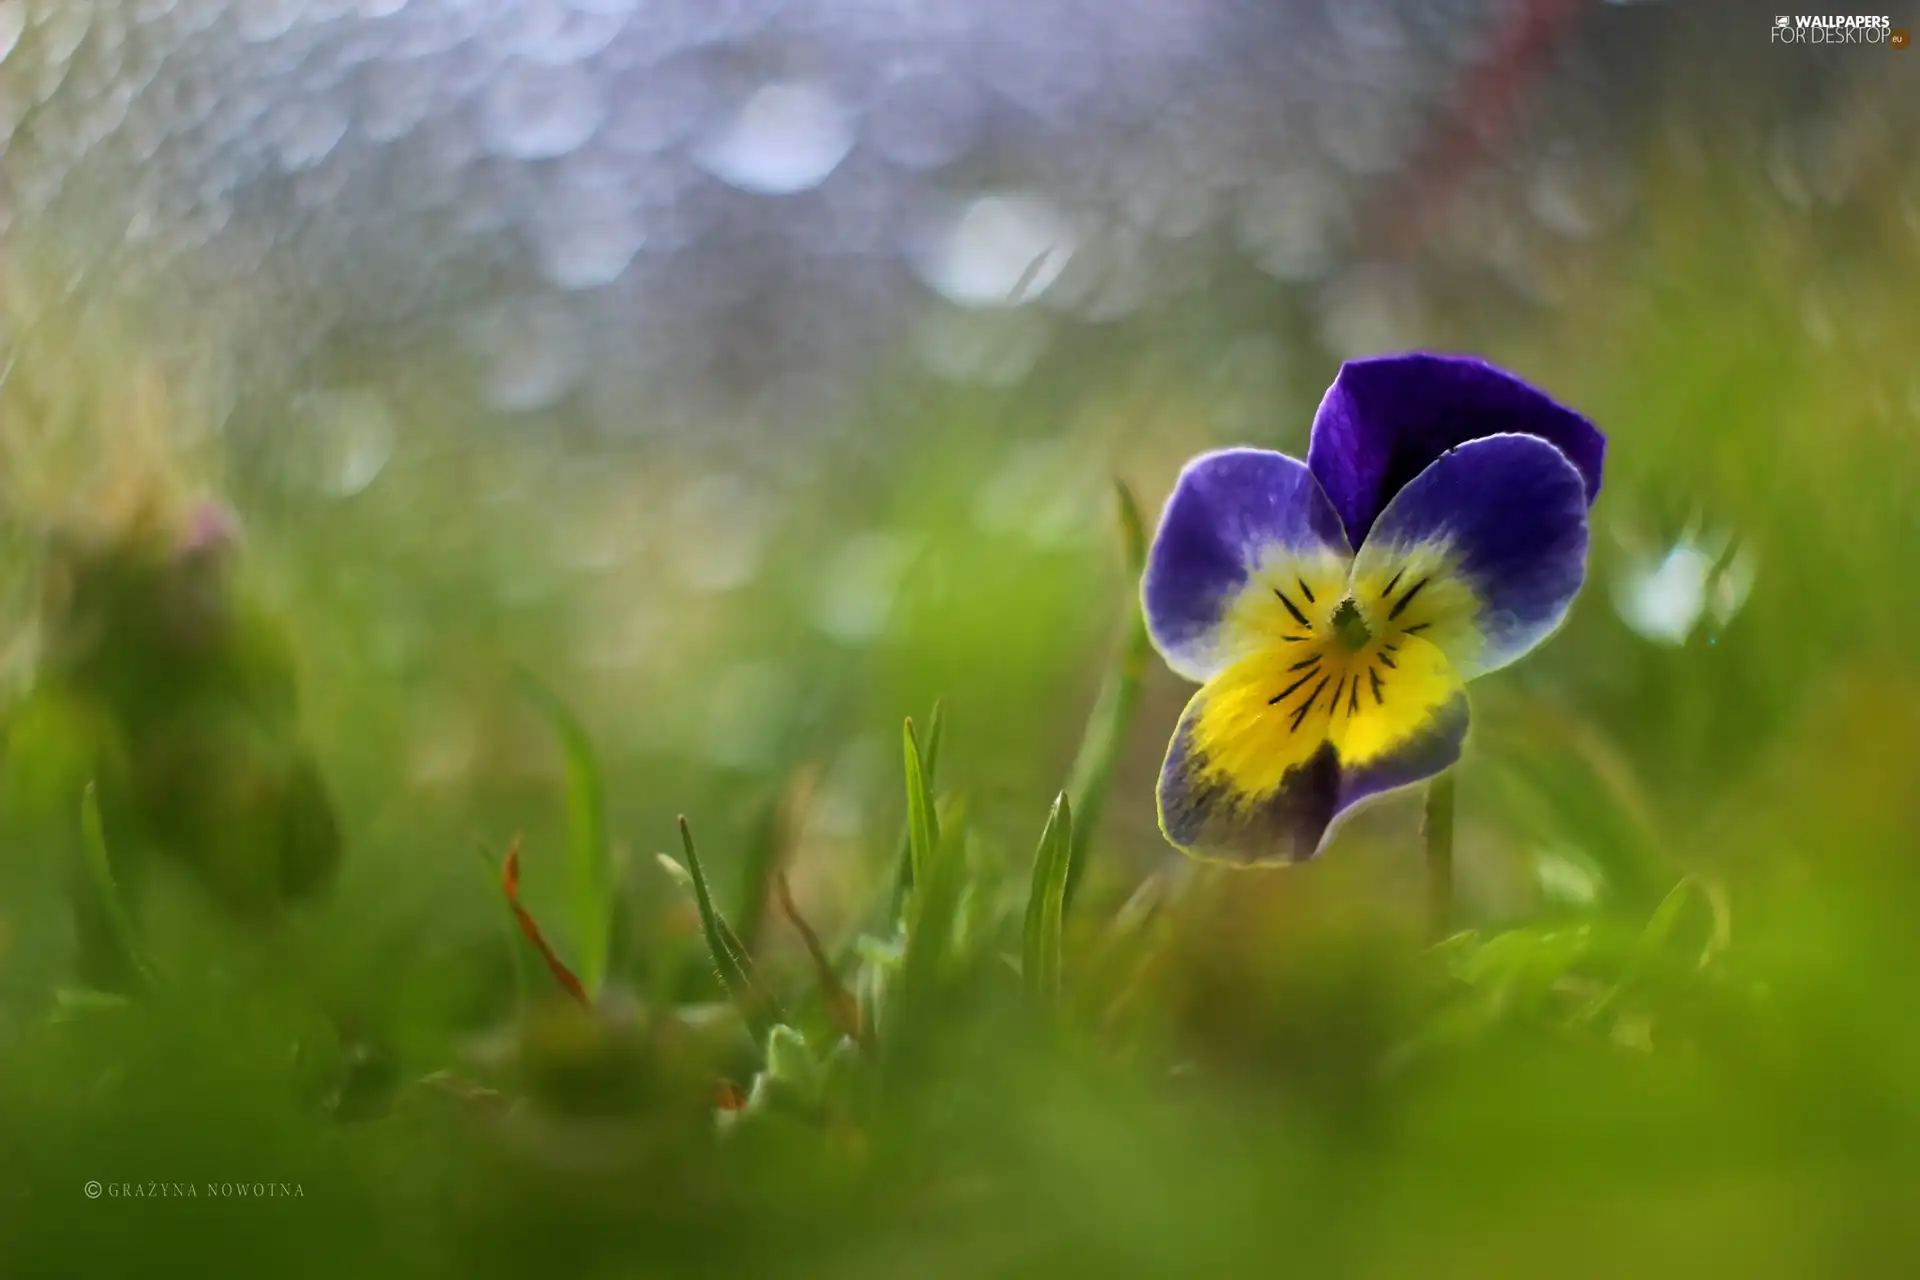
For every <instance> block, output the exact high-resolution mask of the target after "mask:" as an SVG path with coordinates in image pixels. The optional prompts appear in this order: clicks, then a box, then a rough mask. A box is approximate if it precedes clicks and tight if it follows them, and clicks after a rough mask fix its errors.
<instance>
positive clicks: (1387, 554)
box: [1142, 355, 1606, 863]
mask: <svg viewBox="0 0 1920 1280" xmlns="http://www.w3.org/2000/svg"><path fill="white" fill-rule="evenodd" d="M1605 451H1606V439H1605V437H1604V436H1602V435H1601V434H1600V432H1599V431H1598V430H1597V429H1595V427H1594V426H1593V424H1592V423H1590V422H1588V421H1587V420H1586V419H1585V418H1583V417H1581V416H1580V415H1579V414H1577V413H1575V412H1573V411H1572V410H1571V409H1568V408H1565V407H1564V406H1562V405H1560V404H1557V403H1555V402H1554V401H1553V400H1551V399H1549V398H1548V397H1547V396H1546V395H1545V394H1543V393H1542V392H1540V391H1538V390H1536V389H1534V388H1533V387H1530V386H1528V385H1527V384H1526V383H1524V382H1522V381H1520V380H1519V379H1518V378H1516V377H1514V376H1512V375H1511V374H1508V373H1505V372H1503V371H1501V370H1499V369H1496V368H1494V367H1493V366H1492V365H1489V364H1487V363H1485V362H1484V361H1480V360H1475V359H1467V358H1459V357H1449V356H1436V355H1399V356H1386V357H1380V358H1377V359H1369V360H1356V361H1351V362H1349V363H1347V364H1346V365H1344V366H1343V367H1342V368H1341V370H1340V373H1339V376H1338V377H1337V378H1335V379H1334V383H1333V386H1332V387H1331V388H1330V389H1329V390H1328V391H1327V394H1326V398H1325V399H1324V400H1323V401H1321V404H1320V410H1319V412H1318V413H1317V414H1316V415H1315V417H1314V421H1313V434H1312V438H1311V440H1310V442H1309V444H1308V446H1307V460H1306V462H1304V463H1302V462H1300V461H1298V460H1297V459H1294V458H1291V457H1288V456H1287V455H1285V454H1281V453H1273V452H1270V451H1267V450H1263V449H1227V450H1223V451H1221V452H1218V453H1209V454H1204V455H1202V456H1200V457H1198V458H1195V459H1194V460H1193V461H1192V462H1190V463H1189V464H1188V465H1187V467H1186V469H1185V470H1184V471H1183V472H1182V473H1181V475H1180V479H1179V482H1178V483H1177V484H1176V485H1175V487H1174V491H1173V495H1172V497H1170V498H1169V499H1168V500H1167V505H1166V509H1165V511H1164V512H1163V513H1162V515H1161V518H1160V528H1159V530H1158V532H1157V533H1155V535H1154V539H1153V546H1152V548H1151V550H1150V551H1149V552H1148V556H1147V568H1146V575H1145V579H1144V581H1143V583H1142V595H1143V600H1144V604H1145V608H1146V616H1147V626H1148V630H1149V631H1150V632H1151V634H1152V637H1153V642H1154V645H1155V647H1156V648H1158V649H1159V650H1160V653H1161V654H1162V656H1164V657H1165V658H1166V660H1167V665H1168V666H1170V667H1172V668H1173V669H1174V670H1175V671H1177V672H1178V673H1180V674H1181V675H1183V676H1186V677H1188V678H1189V679H1192V680H1196V681H1200V682H1202V688H1201V689H1200V691H1199V693H1197V694H1196V695H1195V696H1194V698H1193V700H1192V701H1191V702H1190V703H1188V704H1187V709H1186V712H1185V714H1183V715H1182V716H1181V718H1180V724H1179V727H1178V728H1177V729H1176V730H1175V731H1174V735H1173V743H1172V745H1171V746H1170V747H1169V748H1168V751H1167V759H1166V764H1165V766H1164V767H1163V768H1162V770H1161V775H1160V825H1161V829H1162V830H1164V831H1165V832H1166V835H1167V838H1168V839H1169V840H1170V841H1172V842H1173V843H1174V844H1175V845H1176V846H1178V847H1179V848H1181V849H1183V850H1185V851H1187V852H1188V853H1191V854H1194V855H1196V856H1199V857H1205V858H1214V859H1221V860H1227V861H1232V862H1238V863H1262V862H1287V861H1299V860H1301V859H1305V858H1309V857H1312V856H1313V855H1314V854H1315V853H1317V852H1318V851H1319V850H1320V848H1321V847H1322V846H1323V845H1324V844H1325V842H1326V839H1327V834H1328V832H1329V830H1330V829H1331V828H1332V826H1333V824H1334V822H1335V821H1336V820H1337V819H1338V818H1340V817H1341V816H1342V815H1343V814H1345V813H1346V812H1348V811H1349V810H1350V809H1351V808H1352V807H1353V806H1354V805H1356V804H1359V803H1360V802H1361V801H1363V800H1366V799H1368V798H1370V797H1372V796H1376V795H1378V794H1380V793H1382V792H1384V791H1388V790H1391V789H1393V788H1395V787H1401V786H1406V785H1408V784H1410V783H1414V782H1418V781H1420V780H1422V779H1424V778H1428V777H1431V776H1433V775H1434V774H1436V773H1439V772H1440V771H1441V770H1443V769H1446V768H1447V767H1449V766H1450V765H1452V764H1453V763H1454V762H1455V761H1456V760H1458V759H1459V757H1460V747H1461V743H1462V742H1463V741H1464V740H1465V738H1466V733H1467V699H1466V694H1465V692H1464V689H1463V685H1464V684H1465V682H1466V681H1468V680H1471V679H1472V678H1474V677H1475V676H1478V675H1483V674H1485V673H1486V672H1489V671H1494V670H1497V669H1499V668H1501V667H1504V666H1506V665H1507V664H1508V663H1510V662H1513V661H1515V660H1516V659H1518V658H1519V657H1521V656H1522V655H1523V654H1525V653H1527V652H1528V651H1529V650H1531V649H1532V648H1533V647H1534V646H1536V645H1538V644H1540V643H1541V642H1542V641H1543V640H1545V639H1546V638H1547V637H1548V636H1549V635H1550V634H1552V632H1553V631H1554V629H1555V628H1557V627H1558V626H1559V625H1560V623H1561V621H1562V619H1564V618H1565V617H1566V614H1567V609H1568V607H1569V606H1570V605H1571V604H1572V603H1573V598H1574V596H1575V595H1576V594H1577V593H1578V592H1579V590H1580V584H1581V580H1582V579H1583V578H1584V576H1585V573H1586V559H1587V509H1588V507H1589V506H1591V505H1592V503H1593V499H1594V497H1595V495H1596V494H1597V493H1598V492H1599V490H1600V467H1601V461H1602V458H1603V456H1604V454H1605Z"/></svg>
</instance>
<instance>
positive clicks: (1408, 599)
mask: <svg viewBox="0 0 1920 1280" xmlns="http://www.w3.org/2000/svg"><path fill="white" fill-rule="evenodd" d="M1429 581H1430V579H1427V578H1422V579H1420V581H1418V582H1416V583H1414V584H1413V585H1412V586H1410V587H1408V588H1407V594H1405V595H1403V596H1401V597H1400V603H1398V604H1396V605H1394V606H1393V608H1392V609H1390V610H1389V611H1388V612H1387V621H1388V622H1392V621H1393V620H1394V619H1395V618H1397V617H1399V616H1400V611H1401V610H1402V609H1405V608H1406V607H1407V606H1408V605H1410V604H1412V603H1413V598H1414V597H1415V596H1417V595H1419V594H1420V588H1422V587H1424V586H1426V585H1427V583H1428V582H1429Z"/></svg>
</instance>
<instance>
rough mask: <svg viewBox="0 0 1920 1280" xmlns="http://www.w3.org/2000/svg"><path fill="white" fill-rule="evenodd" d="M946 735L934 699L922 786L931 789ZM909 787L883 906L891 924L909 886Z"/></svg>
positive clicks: (911, 846) (911, 806) (910, 815)
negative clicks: (887, 898) (889, 887)
mask: <svg viewBox="0 0 1920 1280" xmlns="http://www.w3.org/2000/svg"><path fill="white" fill-rule="evenodd" d="M908 732H909V733H911V732H912V722H911V721H909V722H908ZM945 737H946V715H945V713H944V711H943V710H942V708H941V705H940V704H939V703H938V702H935V703H934V704H933V715H932V717H931V718H930V719H929V720H928V721H927V741H926V749H925V751H924V753H923V755H922V757H921V759H922V762H923V768H922V774H923V776H924V777H925V779H926V787H927V790H928V791H929V792H931V791H932V789H933V786H934V780H935V771H936V770H937V769H938V768H939V766H940V743H941V741H942V740H943V739H944V738H945ZM913 857H914V854H913V791H912V789H911V788H909V790H908V794H907V821H906V824H905V825H904V826H903V827H902V828H901V831H900V847H899V852H898V853H897V854H896V855H895V857H894V873H893V897H892V899H891V901H890V902H889V903H888V906H887V920H888V923H889V924H891V923H893V922H896V921H898V920H899V919H900V909H901V907H903V906H904V905H905V904H906V900H907V891H908V890H910V889H912V888H913Z"/></svg>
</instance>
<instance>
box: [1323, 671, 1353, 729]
mask: <svg viewBox="0 0 1920 1280" xmlns="http://www.w3.org/2000/svg"><path fill="white" fill-rule="evenodd" d="M1356 683H1358V682H1357V681H1356ZM1346 691H1347V678H1346V677H1345V676H1341V677H1340V683H1339V684H1337V685H1335V686H1333V701H1331V702H1329V703H1328V704H1327V719H1329V720H1331V719H1333V718H1334V717H1335V716H1337V715H1339V714H1340V695H1341V694H1343V693H1345V692H1346Z"/></svg>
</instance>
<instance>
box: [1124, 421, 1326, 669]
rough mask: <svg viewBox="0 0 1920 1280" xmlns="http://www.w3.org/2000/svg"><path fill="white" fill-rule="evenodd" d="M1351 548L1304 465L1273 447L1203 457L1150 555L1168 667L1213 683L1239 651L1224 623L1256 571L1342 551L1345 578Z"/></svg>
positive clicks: (1179, 487) (1147, 588) (1153, 620)
mask: <svg viewBox="0 0 1920 1280" xmlns="http://www.w3.org/2000/svg"><path fill="white" fill-rule="evenodd" d="M1351 554H1352V553H1351V551H1350V549H1349V547H1348V544H1347V539H1346V535H1345V534H1344V533H1343V532H1342V531H1341V528H1340V517H1339V516H1338V515H1336V514H1335V513H1334V510H1333V507H1332V506H1331V505H1330V504H1329V503H1328V502H1327V496H1326V494H1324V493H1322V492H1321V491H1320V486H1319V484H1318V483H1317V482H1316V481H1315V480H1314V478H1313V476H1312V475H1311V474H1310V473H1309V472H1308V470H1307V468H1306V466H1305V464H1303V463H1301V462H1299V461H1298V460H1296V459H1294V458H1289V457H1287V456H1286V455H1285V454H1283V453H1272V452H1270V451H1268V450H1265V449H1225V450H1222V451H1220V452H1218V453H1208V454H1202V455H1201V456H1200V457H1197V458H1195V459H1194V460H1193V461H1191V462H1189V463H1188V464H1187V466H1186V469H1185V470H1184V471H1182V472H1181V473H1180V479H1179V480H1178V482H1176V483H1175V485H1174V489H1173V494H1172V496H1171V497H1169V498H1168V499H1167V505H1166V509H1165V511H1163V512H1162V513H1161V516H1160V528H1159V531H1158V532H1156V533H1155V534H1154V536H1153V546H1152V547H1151V548H1150V549H1149V550H1148V552H1147V570H1146V576H1145V578H1144V579H1143V580H1142V582H1141V599H1142V602H1143V604H1144V606H1145V610H1146V616H1147V630H1148V631H1149V633H1151V635H1152V637H1153V642H1154V645H1155V647H1157V648H1158V649H1159V650H1160V652H1161V654H1162V655H1164V656H1165V657H1166V659H1167V665H1168V666H1170V667H1172V668H1173V669H1174V670H1175V671H1177V672H1179V673H1180V674H1181V675H1184V676H1187V677H1188V678H1190V679H1194V680H1205V679H1207V678H1208V677H1210V676H1212V675H1213V674H1214V673H1216V672H1217V671H1219V670H1220V669H1221V668H1222V667H1224V666H1225V665H1226V664H1227V663H1228V662H1230V661H1232V659H1233V658H1234V657H1236V656H1239V655H1237V654H1235V653H1233V652H1231V651H1230V646H1229V644H1228V642H1227V639H1226V637H1224V636H1223V635H1222V630H1223V628H1222V623H1223V622H1225V621H1226V617H1227V612H1228V610H1229V608H1230V607H1231V606H1232V604H1233V603H1234V601H1235V600H1236V599H1237V598H1238V596H1239V594H1240V592H1241V591H1242V589H1243V588H1245V587H1246V585H1247V582H1248V580H1249V578H1250V577H1251V576H1252V575H1253V573H1254V570H1255V569H1256V568H1259V567H1261V566H1262V565H1266V566H1269V567H1272V566H1275V565H1277V564H1281V563H1285V562H1287V561H1296V560H1297V561H1298V562H1299V563H1300V564H1301V565H1302V566H1310V565H1318V564H1324V563H1327V562H1328V561H1329V560H1330V559H1332V558H1336V557H1337V561H1338V563H1339V565H1340V566H1341V572H1342V575H1343V576H1344V571H1345V565H1346V562H1347V560H1348V558H1349V557H1350V556H1351ZM1303 571H1306V572H1308V573H1309V576H1311V570H1303Z"/></svg>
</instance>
